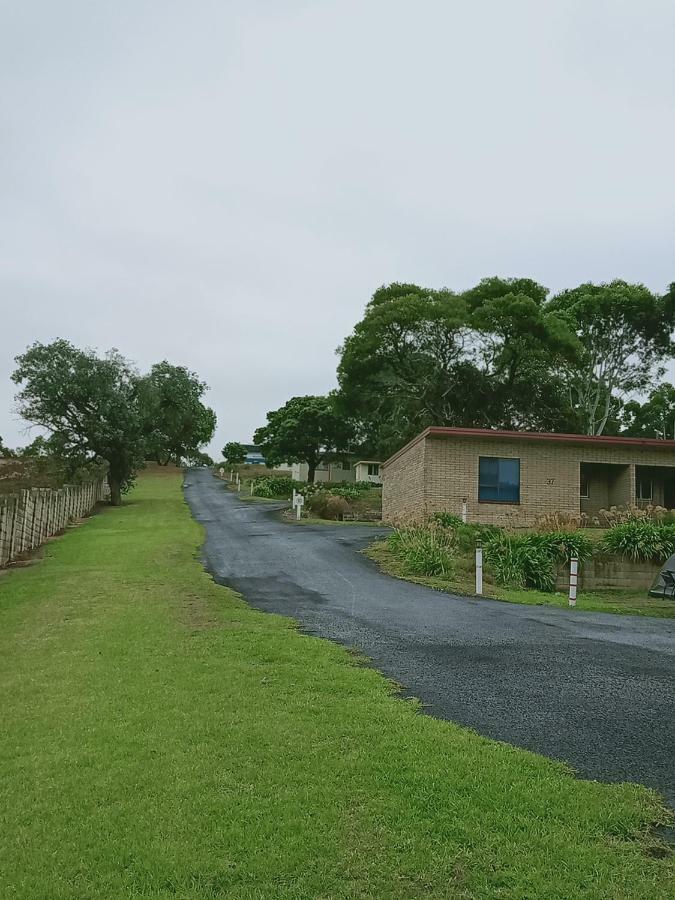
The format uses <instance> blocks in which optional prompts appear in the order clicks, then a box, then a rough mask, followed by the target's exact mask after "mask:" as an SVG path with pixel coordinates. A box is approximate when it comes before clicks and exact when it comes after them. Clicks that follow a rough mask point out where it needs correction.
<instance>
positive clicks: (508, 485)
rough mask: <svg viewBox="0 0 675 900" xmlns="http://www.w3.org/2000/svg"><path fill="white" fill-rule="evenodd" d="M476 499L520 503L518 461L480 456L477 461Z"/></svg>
mask: <svg viewBox="0 0 675 900" xmlns="http://www.w3.org/2000/svg"><path fill="white" fill-rule="evenodd" d="M478 499H479V500H498V501H501V502H502V503H519V502H520V460H519V459H501V458H500V457H497V456H481V457H480V458H479V460H478Z"/></svg>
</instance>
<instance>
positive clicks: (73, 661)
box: [0, 475, 673, 900]
mask: <svg viewBox="0 0 675 900" xmlns="http://www.w3.org/2000/svg"><path fill="white" fill-rule="evenodd" d="M201 540H202V529H201V528H200V527H199V526H198V525H197V524H196V523H195V522H194V521H193V520H192V518H191V517H190V514H189V511H188V509H187V507H186V505H185V503H184V501H183V497H182V494H181V487H180V478H179V477H178V476H174V477H170V476H156V475H155V476H153V475H145V476H141V478H140V479H139V483H138V486H137V488H136V489H135V491H134V492H133V494H132V495H131V498H130V500H128V501H127V502H126V503H125V504H124V505H123V506H122V507H121V508H118V509H111V508H107V509H105V510H103V511H102V512H101V514H100V515H97V516H95V517H93V518H92V519H91V520H89V521H88V522H87V523H86V524H84V525H83V526H81V527H79V528H77V529H74V530H72V531H70V532H69V533H67V534H66V535H65V536H64V537H63V538H61V539H59V540H57V541H54V542H52V543H50V544H48V545H47V547H46V550H45V558H44V559H43V560H42V561H40V562H39V563H38V564H36V565H34V566H32V567H30V568H27V569H22V570H15V571H10V572H8V573H6V574H3V575H2V576H0V691H1V696H0V708H1V709H2V726H3V727H2V729H1V731H0V773H1V774H0V896H2V897H3V898H31V900H33V898H49V900H66V898H67V900H74V898H76V900H97V898H106V900H108V898H127V897H128V898H132V897H133V898H140V897H148V898H154V900H157V898H173V900H175V898H215V897H231V898H237V900H240V898H242V900H249V898H250V900H254V898H257V900H260V898H273V900H278V898H280V900H286V898H289V900H290V898H308V900H309V898H326V900H327V898H373V900H386V898H406V900H408V898H415V897H420V898H421V897H439V898H440V897H444V898H445V897H452V898H492V897H501V898H510V900H523V898H546V900H556V898H559V900H569V898H589V900H591V898H593V900H597V898H607V900H617V898H635V900H637V898H640V900H643V898H646V897H649V898H667V897H671V896H672V881H671V880H670V878H671V877H672V874H673V871H672V858H669V857H668V856H667V855H666V856H663V858H661V854H663V853H664V852H665V851H664V848H663V846H662V845H660V844H659V843H658V841H657V840H656V839H655V838H654V837H653V836H652V832H651V826H652V825H656V824H658V823H663V822H665V821H667V818H668V815H667V813H666V811H665V809H664V808H663V806H662V805H661V803H660V800H659V798H658V797H657V796H656V794H654V793H653V792H651V791H648V790H647V789H645V788H643V787H640V786H637V785H603V784H599V783H596V782H588V781H580V780H577V779H576V778H574V777H573V775H572V774H571V773H570V771H569V770H568V769H567V768H566V767H565V766H563V765H561V764H558V763H555V762H552V761H550V760H547V759H544V758H543V757H540V756H537V755H535V754H532V753H528V752H526V751H522V750H518V749H515V748H514V747H511V746H509V745H507V744H502V743H497V742H494V741H491V740H488V739H485V738H482V737H480V736H478V735H476V734H475V733H473V732H471V731H470V730H468V729H465V728H460V727H459V726H455V725H453V724H452V723H447V722H442V721H438V720H435V719H432V718H429V717H427V716H424V715H422V714H421V713H420V708H419V706H418V705H417V704H416V703H414V702H411V701H404V700H401V699H398V698H397V697H396V692H395V688H394V686H393V685H392V684H391V683H390V682H388V681H387V680H386V679H385V678H383V677H382V676H381V675H379V674H378V673H377V672H375V671H373V670H372V669H369V668H366V667H364V666H363V665H359V664H358V663H357V661H356V660H355V659H354V657H353V656H352V655H350V654H349V653H348V652H347V651H346V650H344V649H342V648H340V647H339V646H337V645H335V644H332V643H330V642H327V641H323V640H319V639H317V638H313V637H308V636H305V635H303V634H301V633H300V632H299V631H298V630H297V629H296V628H295V626H294V624H293V623H292V622H291V621H290V620H288V619H284V618H282V617H279V616H273V615H269V614H265V613H262V612H258V611H256V610H253V609H251V608H249V607H248V606H247V605H246V604H245V603H244V602H243V601H242V600H241V599H240V598H238V597H237V596H236V595H235V594H233V593H232V592H231V591H229V590H227V589H225V588H222V587H219V586H218V585H216V584H215V583H214V582H213V581H212V580H211V579H210V577H209V576H207V575H206V574H205V573H204V572H203V570H202V567H201V565H200V564H199V562H198V561H197V558H196V551H197V548H198V545H199V544H200V542H201Z"/></svg>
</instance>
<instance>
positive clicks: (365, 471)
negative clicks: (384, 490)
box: [354, 459, 382, 484]
mask: <svg viewBox="0 0 675 900" xmlns="http://www.w3.org/2000/svg"><path fill="white" fill-rule="evenodd" d="M381 465H382V463H381V462H380V461H379V460H376V459H361V460H359V462H357V463H354V480H355V481H370V482H371V484H382V476H381V475H380V466H381Z"/></svg>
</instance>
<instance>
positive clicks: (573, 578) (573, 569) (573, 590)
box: [568, 556, 579, 606]
mask: <svg viewBox="0 0 675 900" xmlns="http://www.w3.org/2000/svg"><path fill="white" fill-rule="evenodd" d="M578 571H579V560H578V559H577V557H576V556H573V557H572V558H571V559H570V593H569V601H568V603H569V605H570V606H576V605H577V575H578Z"/></svg>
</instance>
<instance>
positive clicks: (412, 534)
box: [388, 526, 454, 576]
mask: <svg viewBox="0 0 675 900" xmlns="http://www.w3.org/2000/svg"><path fill="white" fill-rule="evenodd" d="M388 540H389V546H390V547H391V549H392V550H393V551H394V553H395V554H396V556H397V557H398V558H399V559H400V560H401V562H402V564H403V568H404V571H405V573H406V574H408V575H428V576H448V575H451V574H452V571H453V568H454V559H453V549H454V545H453V538H452V534H451V533H448V532H447V531H445V530H444V529H442V528H429V527H423V526H413V527H409V528H397V529H396V530H395V531H394V532H393V534H391V535H390V536H389V539H388Z"/></svg>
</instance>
